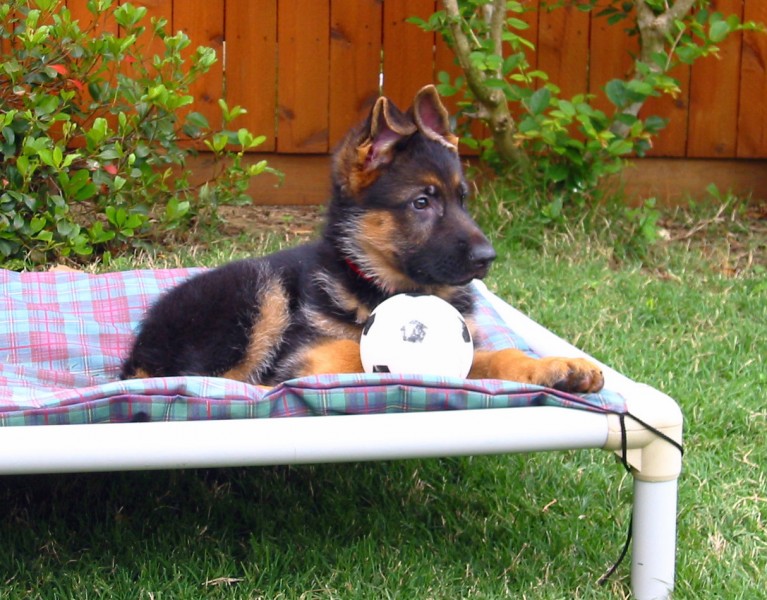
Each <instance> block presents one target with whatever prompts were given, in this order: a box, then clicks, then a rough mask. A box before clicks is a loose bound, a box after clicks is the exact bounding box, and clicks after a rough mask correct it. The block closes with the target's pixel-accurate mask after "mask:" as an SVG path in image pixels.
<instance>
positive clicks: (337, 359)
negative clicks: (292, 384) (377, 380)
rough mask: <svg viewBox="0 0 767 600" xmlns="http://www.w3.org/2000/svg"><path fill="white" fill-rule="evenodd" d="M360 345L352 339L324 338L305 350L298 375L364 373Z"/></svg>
mask: <svg viewBox="0 0 767 600" xmlns="http://www.w3.org/2000/svg"><path fill="white" fill-rule="evenodd" d="M363 372H364V368H363V367H362V359H361V358H360V345H359V343H357V342H355V341H352V340H323V341H320V342H319V343H317V344H314V345H313V346H310V347H309V348H307V349H306V350H304V351H303V353H302V356H301V365H300V366H299V367H298V376H301V377H303V376H306V375H325V374H332V373H363Z"/></svg>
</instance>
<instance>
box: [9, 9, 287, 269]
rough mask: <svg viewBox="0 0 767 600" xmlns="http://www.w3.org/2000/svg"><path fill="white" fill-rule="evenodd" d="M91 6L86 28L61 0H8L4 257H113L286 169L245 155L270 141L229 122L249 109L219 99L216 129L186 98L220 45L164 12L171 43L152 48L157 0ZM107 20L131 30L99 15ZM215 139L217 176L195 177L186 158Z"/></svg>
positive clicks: (158, 23)
mask: <svg viewBox="0 0 767 600" xmlns="http://www.w3.org/2000/svg"><path fill="white" fill-rule="evenodd" d="M88 10H89V11H90V12H91V13H92V14H93V22H92V24H91V25H88V26H81V24H80V23H79V22H78V21H76V20H75V21H73V19H72V15H71V13H70V11H69V10H68V9H67V8H66V6H65V5H64V3H63V2H62V1H61V0H33V1H32V0H10V1H9V2H4V3H3V4H2V5H0V42H3V43H4V46H3V47H4V48H5V53H4V54H3V56H2V62H0V261H2V264H3V265H4V266H10V267H27V266H32V265H34V264H40V263H45V262H49V261H52V260H58V259H61V258H68V259H70V260H72V259H74V260H77V261H81V262H84V261H88V260H92V259H94V258H95V257H99V258H100V259H101V260H108V259H109V257H110V256H111V255H112V253H115V252H126V251H132V250H133V249H135V248H137V247H146V246H148V245H151V244H156V243H158V242H162V241H164V240H166V239H167V236H168V235H169V234H171V235H174V236H179V235H183V234H184V233H185V232H188V231H189V230H190V229H191V228H192V227H193V226H195V225H204V226H205V227H208V226H210V225H211V224H214V223H215V222H216V220H217V208H218V206H219V205H221V204H223V203H242V202H247V201H249V198H248V197H247V196H246V190H247V187H248V182H249V180H250V178H251V177H253V176H255V175H258V174H260V173H263V172H271V173H275V171H274V170H273V169H271V168H270V167H269V166H268V165H267V164H266V162H265V161H261V162H259V163H257V164H254V165H248V166H246V165H245V164H244V161H243V157H244V153H245V151H247V150H251V149H253V148H255V147H257V146H258V145H259V144H261V143H262V142H263V140H264V137H263V136H258V137H257V136H255V135H253V134H252V133H250V132H249V131H247V130H246V129H239V130H237V131H233V130H230V129H228V128H229V127H230V125H231V122H232V121H234V120H235V119H236V117H238V116H239V115H241V114H242V113H244V112H245V111H244V109H242V108H240V107H231V108H230V107H228V106H227V105H226V103H225V102H224V101H223V100H221V101H219V105H220V107H221V110H222V117H221V127H216V126H212V125H211V124H210V123H208V121H207V119H206V118H205V117H204V116H203V115H201V114H200V113H197V112H191V110H190V109H189V108H187V107H189V105H190V104H191V103H192V100H193V98H192V96H191V95H190V94H189V89H190V86H191V85H192V84H193V83H194V82H195V81H196V80H197V79H199V78H200V77H201V76H202V75H203V74H204V73H205V72H207V71H208V70H209V69H210V67H211V66H212V65H213V64H214V63H215V62H216V55H215V52H214V51H213V50H212V49H211V48H205V47H199V48H197V49H196V50H194V51H191V50H186V49H187V48H188V47H189V46H190V45H191V40H190V39H189V37H188V36H186V35H185V34H184V33H181V32H179V33H177V34H175V35H169V34H168V33H166V31H165V26H166V22H165V21H164V20H155V19H152V22H151V25H150V27H151V32H152V34H153V35H154V36H156V37H157V38H159V39H160V40H162V42H163V45H164V52H163V54H162V55H158V56H152V57H149V56H146V55H144V54H143V52H144V48H143V47H142V45H141V44H140V43H139V41H138V40H139V36H141V34H142V33H143V32H144V31H145V29H146V27H145V26H144V25H143V21H144V20H145V17H146V9H145V8H143V7H136V6H132V5H130V4H122V5H120V6H119V7H118V6H113V2H112V0H90V2H88ZM108 19H113V20H114V22H116V23H117V24H118V25H119V26H120V30H121V33H120V35H119V37H118V36H117V35H114V34H112V33H109V32H108V31H106V30H105V28H103V27H101V26H102V25H103V24H104V23H105V22H106V21H107V20H108ZM187 56H188V58H186V57H187ZM203 145H204V147H206V148H207V149H208V150H210V151H211V152H212V153H213V156H214V159H215V161H216V162H217V163H218V164H217V167H216V169H214V171H215V172H216V175H215V176H214V177H213V178H211V179H210V180H208V181H205V182H204V183H202V184H197V185H193V184H192V183H191V182H190V176H191V173H190V170H189V168H188V166H187V159H188V158H189V156H190V155H191V154H193V153H194V152H195V147H203ZM232 148H234V149H232Z"/></svg>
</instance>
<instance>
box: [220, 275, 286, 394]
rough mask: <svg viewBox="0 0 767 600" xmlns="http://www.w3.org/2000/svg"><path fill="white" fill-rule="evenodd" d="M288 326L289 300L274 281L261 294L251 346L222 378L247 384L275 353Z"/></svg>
mask: <svg viewBox="0 0 767 600" xmlns="http://www.w3.org/2000/svg"><path fill="white" fill-rule="evenodd" d="M289 322H290V310H289V308H288V297H287V295H286V294H285V290H284V289H283V288H282V286H281V285H280V282H279V281H278V280H277V279H272V280H271V281H270V282H269V285H268V287H267V288H266V289H265V290H264V292H263V296H262V302H261V307H260V310H259V314H258V317H257V318H256V321H255V322H254V323H253V326H252V327H251V330H250V343H249V344H248V349H247V351H246V353H245V357H244V358H243V360H242V362H241V363H240V364H238V365H236V366H234V367H233V368H231V369H229V370H228V371H226V372H225V373H223V374H222V375H221V376H222V377H226V378H227V379H236V380H238V381H249V380H250V379H251V378H252V376H253V374H254V372H257V371H258V367H259V366H260V365H262V364H263V363H264V362H265V361H266V360H267V359H268V357H269V355H270V354H271V353H272V352H273V351H274V348H275V347H276V345H277V342H278V341H279V339H280V338H281V337H282V334H283V332H284V331H285V329H286V328H287V326H288V324H289Z"/></svg>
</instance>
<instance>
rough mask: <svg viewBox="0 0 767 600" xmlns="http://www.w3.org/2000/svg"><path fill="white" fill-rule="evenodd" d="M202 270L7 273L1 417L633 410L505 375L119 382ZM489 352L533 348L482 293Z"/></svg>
mask: <svg viewBox="0 0 767 600" xmlns="http://www.w3.org/2000/svg"><path fill="white" fill-rule="evenodd" d="M194 272H195V270H194V269H165V270H145V271H125V272H117V273H107V274H102V275H92V274H87V273H79V272H47V273H15V272H11V271H1V270H0V425H45V424H68V423H109V422H130V421H168V420H189V419H192V420H200V419H232V418H256V417H258V418H262V417H289V416H308V415H327V414H365V413H380V412H402V411H429V410H450V409H478V408H497V407H509V406H530V405H553V406H573V407H578V408H591V409H592V410H598V411H605V410H609V411H623V410H624V409H625V402H624V400H623V398H622V397H620V396H619V395H617V394H615V393H611V392H605V393H601V394H590V395H588V396H573V395H569V394H565V393H562V392H557V391H554V390H549V389H544V388H540V387H537V386H527V385H522V384H517V383H513V382H505V381H497V380H463V379H454V378H441V377H416V376H401V375H399V376H398V375H388V374H375V375H338V376H322V377H307V378H302V379H295V380H292V381H287V382H285V383H283V384H281V385H279V386H277V387H274V388H267V387H262V386H254V385H249V384H244V383H239V382H235V381H230V380H225V379H220V378H215V377H169V378H154V379H138V380H130V381H120V380H119V379H118V373H119V369H120V364H121V362H122V359H123V357H124V356H125V355H126V354H127V352H128V349H129V348H130V344H131V340H132V337H133V334H134V331H135V330H136V328H137V327H138V324H139V322H140V320H141V317H142V315H143V314H144V312H145V310H146V309H147V307H148V306H149V305H150V304H151V302H152V301H153V300H154V299H155V298H156V297H157V296H158V295H159V294H160V293H161V292H162V291H163V290H165V289H167V288H168V287H170V286H172V285H174V284H176V283H178V282H179V281H181V280H183V279H184V278H187V277H189V276H191V275H193V274H194ZM477 301H478V305H479V306H478V308H479V310H478V315H477V322H478V325H479V329H480V331H481V339H480V340H479V342H480V345H481V346H482V347H484V348H505V347H517V348H521V349H523V350H525V351H528V352H529V348H527V346H526V344H525V343H524V341H523V340H521V339H519V338H518V337H517V336H516V335H515V334H514V333H513V331H511V330H510V329H509V328H508V326H507V325H506V324H505V323H503V322H502V321H501V319H500V318H499V316H498V314H497V313H496V312H495V311H494V310H493V308H492V307H491V306H490V305H489V304H488V303H487V302H486V301H484V300H483V299H482V298H481V296H478V298H477Z"/></svg>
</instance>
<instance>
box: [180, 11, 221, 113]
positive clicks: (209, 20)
mask: <svg viewBox="0 0 767 600" xmlns="http://www.w3.org/2000/svg"><path fill="white" fill-rule="evenodd" d="M173 30H174V31H179V30H181V31H183V32H184V33H186V34H187V35H188V36H189V37H190V38H191V40H192V43H191V44H190V45H189V47H188V48H187V49H186V51H185V52H184V54H183V55H184V57H185V58H186V59H187V60H188V59H189V57H190V56H191V55H192V54H193V53H194V51H195V50H196V49H197V47H198V46H208V47H211V48H213V49H214V50H215V51H216V56H217V57H218V61H216V63H215V64H214V65H213V66H212V67H211V69H210V71H208V72H207V73H206V74H205V75H204V76H202V77H201V78H200V79H199V80H198V81H196V82H195V83H194V84H193V85H192V86H191V88H190V91H189V93H190V94H191V95H192V96H194V106H193V107H191V108H189V107H187V109H186V110H182V111H180V112H181V114H186V113H187V112H190V111H191V110H194V111H196V112H199V113H201V114H203V115H204V116H205V117H206V118H207V119H208V122H209V123H210V124H211V125H212V126H214V127H215V126H217V125H219V124H220V123H221V110H220V109H219V107H218V100H219V98H223V96H224V60H223V56H224V0H204V1H203V0H195V1H193V2H189V1H186V2H185V1H182V0H175V1H174V2H173Z"/></svg>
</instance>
